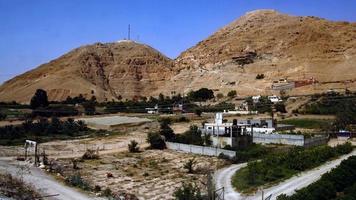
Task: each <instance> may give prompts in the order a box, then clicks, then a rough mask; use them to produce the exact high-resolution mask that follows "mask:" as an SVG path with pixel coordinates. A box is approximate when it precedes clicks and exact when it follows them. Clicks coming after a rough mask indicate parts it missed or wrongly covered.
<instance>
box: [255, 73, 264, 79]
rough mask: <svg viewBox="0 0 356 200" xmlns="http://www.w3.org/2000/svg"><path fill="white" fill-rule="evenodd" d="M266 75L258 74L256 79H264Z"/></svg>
mask: <svg viewBox="0 0 356 200" xmlns="http://www.w3.org/2000/svg"><path fill="white" fill-rule="evenodd" d="M264 78H265V75H264V74H257V76H256V79H264Z"/></svg>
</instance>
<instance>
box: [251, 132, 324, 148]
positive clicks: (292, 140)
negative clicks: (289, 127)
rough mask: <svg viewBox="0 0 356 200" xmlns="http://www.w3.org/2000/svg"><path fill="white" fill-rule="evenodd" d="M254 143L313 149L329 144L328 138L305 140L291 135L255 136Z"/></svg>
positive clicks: (302, 137) (257, 134) (302, 136)
mask: <svg viewBox="0 0 356 200" xmlns="http://www.w3.org/2000/svg"><path fill="white" fill-rule="evenodd" d="M253 142H254V143H261V144H288V145H295V146H305V147H311V146H316V145H321V144H326V143H327V142H328V136H315V137H312V138H304V135H289V134H260V133H254V134H253Z"/></svg>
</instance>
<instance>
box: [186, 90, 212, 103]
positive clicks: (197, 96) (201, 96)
mask: <svg viewBox="0 0 356 200" xmlns="http://www.w3.org/2000/svg"><path fill="white" fill-rule="evenodd" d="M187 96H188V98H189V99H191V100H193V101H207V100H209V99H212V98H214V92H213V90H210V89H208V88H200V89H199V90H197V91H191V92H189V93H188V95H187Z"/></svg>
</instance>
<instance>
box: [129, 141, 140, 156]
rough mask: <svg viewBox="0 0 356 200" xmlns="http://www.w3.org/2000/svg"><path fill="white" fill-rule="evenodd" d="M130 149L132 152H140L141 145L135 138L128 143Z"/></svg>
mask: <svg viewBox="0 0 356 200" xmlns="http://www.w3.org/2000/svg"><path fill="white" fill-rule="evenodd" d="M128 149H129V152H131V153H137V152H140V147H139V146H138V143H137V142H136V141H135V140H131V141H130V144H128Z"/></svg>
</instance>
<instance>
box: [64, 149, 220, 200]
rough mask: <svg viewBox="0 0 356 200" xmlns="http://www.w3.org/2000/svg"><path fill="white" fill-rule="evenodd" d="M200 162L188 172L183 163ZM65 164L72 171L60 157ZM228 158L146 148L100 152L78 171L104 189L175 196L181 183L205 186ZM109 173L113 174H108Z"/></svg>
mask: <svg viewBox="0 0 356 200" xmlns="http://www.w3.org/2000/svg"><path fill="white" fill-rule="evenodd" d="M193 157H194V158H195V159H196V161H197V164H196V166H195V168H194V169H195V172H194V173H193V174H188V173H187V171H186V170H185V169H184V168H183V165H184V164H185V163H186V162H187V161H188V160H189V159H191V158H193ZM59 162H60V163H61V164H62V165H63V166H66V167H65V168H64V174H67V175H68V174H72V173H75V172H76V171H77V170H73V169H72V167H71V162H70V160H68V159H60V160H59ZM225 164H226V163H225V160H220V159H218V158H214V157H207V156H197V155H191V154H186V153H180V152H175V151H171V150H163V151H161V150H145V151H143V152H140V153H128V152H121V153H116V154H106V155H101V156H100V159H98V160H85V161H83V162H79V164H78V166H79V168H80V170H78V171H79V172H80V173H81V174H82V176H83V177H84V179H86V180H89V181H90V183H91V184H92V185H93V186H94V185H99V186H100V187H101V188H102V189H105V188H110V189H111V190H112V191H114V192H126V193H130V194H135V195H136V196H137V197H138V198H139V199H173V197H172V195H173V192H174V191H175V190H176V188H178V187H180V185H181V183H182V182H185V181H189V182H195V183H197V184H198V185H200V186H201V188H204V187H203V184H202V183H204V184H206V182H207V176H206V173H207V172H209V171H212V170H215V169H218V168H221V167H222V166H224V165H225ZM107 173H111V174H112V175H113V177H112V178H108V177H107Z"/></svg>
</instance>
